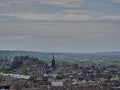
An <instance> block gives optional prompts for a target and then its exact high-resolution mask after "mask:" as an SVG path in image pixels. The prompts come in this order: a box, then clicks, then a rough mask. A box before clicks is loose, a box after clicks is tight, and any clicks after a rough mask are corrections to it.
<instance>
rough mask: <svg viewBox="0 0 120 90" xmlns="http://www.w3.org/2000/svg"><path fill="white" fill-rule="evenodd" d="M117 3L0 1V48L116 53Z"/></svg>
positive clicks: (119, 35)
mask: <svg viewBox="0 0 120 90" xmlns="http://www.w3.org/2000/svg"><path fill="white" fill-rule="evenodd" d="M119 9H120V0H0V49H1V50H30V51H45V52H46V51H50V52H104V51H120V10H119Z"/></svg>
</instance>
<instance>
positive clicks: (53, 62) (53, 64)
mask: <svg viewBox="0 0 120 90" xmlns="http://www.w3.org/2000/svg"><path fill="white" fill-rule="evenodd" d="M52 55H53V59H52V65H51V66H52V68H55V58H54V53H53V54H52Z"/></svg>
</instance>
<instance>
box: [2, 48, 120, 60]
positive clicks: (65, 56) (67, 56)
mask: <svg viewBox="0 0 120 90" xmlns="http://www.w3.org/2000/svg"><path fill="white" fill-rule="evenodd" d="M25 55H28V56H30V57H33V58H39V59H40V60H45V61H50V60H52V53H50V52H35V51H19V50H13V51H12V50H0V59H4V58H5V57H6V56H7V57H8V59H9V60H13V58H14V57H15V56H25ZM92 56H120V52H100V53H99V52H98V53H63V52H59V53H58V52H57V53H55V59H56V60H58V61H62V60H63V61H73V60H74V61H79V60H83V59H86V57H87V59H88V58H90V57H92Z"/></svg>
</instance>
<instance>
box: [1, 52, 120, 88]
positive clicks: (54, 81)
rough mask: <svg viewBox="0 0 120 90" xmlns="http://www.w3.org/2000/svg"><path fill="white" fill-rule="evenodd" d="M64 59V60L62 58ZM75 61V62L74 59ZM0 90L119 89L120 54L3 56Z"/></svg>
mask: <svg viewBox="0 0 120 90" xmlns="http://www.w3.org/2000/svg"><path fill="white" fill-rule="evenodd" d="M60 59H61V61H60ZM72 61H74V62H72ZM0 90H120V57H119V56H94V55H92V56H84V55H82V56H80V57H77V56H76V57H75V56H73V58H71V60H67V61H66V60H62V58H59V60H58V57H57V54H56V53H55V54H51V57H49V59H48V60H41V59H40V58H35V57H31V56H29V55H19V56H15V57H14V58H13V60H12V61H11V60H9V58H8V56H5V57H4V58H1V59H0Z"/></svg>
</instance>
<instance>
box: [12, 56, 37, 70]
mask: <svg viewBox="0 0 120 90" xmlns="http://www.w3.org/2000/svg"><path fill="white" fill-rule="evenodd" d="M38 63H39V60H38V59H37V58H30V57H29V56H16V57H14V60H13V62H12V64H11V66H10V69H18V68H20V67H22V66H31V65H35V64H38Z"/></svg>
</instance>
